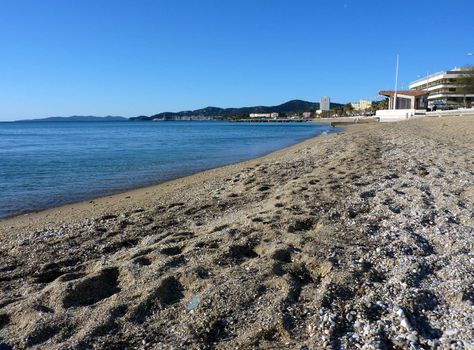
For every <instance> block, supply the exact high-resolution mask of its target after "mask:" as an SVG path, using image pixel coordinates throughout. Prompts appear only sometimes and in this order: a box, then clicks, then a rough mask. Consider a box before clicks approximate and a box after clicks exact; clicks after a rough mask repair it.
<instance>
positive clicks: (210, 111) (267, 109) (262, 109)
mask: <svg viewBox="0 0 474 350" xmlns="http://www.w3.org/2000/svg"><path fill="white" fill-rule="evenodd" d="M339 106H342V104H339V103H331V108H332V107H339ZM316 109H319V102H309V101H304V100H290V101H287V102H284V103H282V104H280V105H276V106H253V107H231V108H221V107H214V106H208V107H204V108H200V109H196V110H187V111H180V112H161V113H158V114H154V115H151V116H145V115H141V116H138V117H132V118H130V120H161V119H172V118H181V117H197V116H199V117H208V118H212V117H214V118H216V117H224V118H226V117H233V116H248V114H250V113H273V112H275V113H283V114H287V113H302V112H311V111H314V110H316Z"/></svg>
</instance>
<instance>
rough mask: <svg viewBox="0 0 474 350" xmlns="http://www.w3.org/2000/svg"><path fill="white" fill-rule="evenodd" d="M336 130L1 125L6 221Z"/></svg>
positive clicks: (1, 196)
mask: <svg viewBox="0 0 474 350" xmlns="http://www.w3.org/2000/svg"><path fill="white" fill-rule="evenodd" d="M333 131H334V129H332V128H331V127H329V126H327V125H322V124H317V123H228V122H219V121H208V122H23V123H0V218H2V217H7V216H11V215H15V214H21V213H26V212H31V211H35V210H40V209H45V208H50V207H54V206H58V205H61V204H66V203H70V202H75V201H80V200H85V199H90V198H94V197H98V196H104V195H107V194H110V193H115V192H119V191H123V190H126V189H131V188H137V187H140V186H145V185H150V184H154V183H158V182H162V181H165V180H169V179H173V178H177V177H181V176H185V175H189V174H192V173H195V172H198V171H201V170H204V169H210V168H214V167H218V166H222V165H225V164H231V163H235V162H239V161H243V160H248V159H252V158H255V157H258V156H261V155H264V154H266V153H269V152H272V151H275V150H277V149H280V148H283V147H286V146H289V145H292V144H295V143H297V142H299V141H301V140H304V139H307V138H310V137H312V136H315V135H318V134H321V133H328V132H333Z"/></svg>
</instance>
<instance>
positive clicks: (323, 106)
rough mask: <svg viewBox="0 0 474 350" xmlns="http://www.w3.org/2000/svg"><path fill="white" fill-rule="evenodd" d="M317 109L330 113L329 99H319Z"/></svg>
mask: <svg viewBox="0 0 474 350" xmlns="http://www.w3.org/2000/svg"><path fill="white" fill-rule="evenodd" d="M319 109H320V110H322V111H330V110H331V98H330V97H327V96H325V97H321V101H320V103H319Z"/></svg>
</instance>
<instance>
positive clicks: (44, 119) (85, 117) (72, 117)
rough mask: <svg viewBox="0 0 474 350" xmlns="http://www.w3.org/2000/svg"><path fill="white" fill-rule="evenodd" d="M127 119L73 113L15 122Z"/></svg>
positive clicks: (116, 120) (115, 120)
mask: <svg viewBox="0 0 474 350" xmlns="http://www.w3.org/2000/svg"><path fill="white" fill-rule="evenodd" d="M128 120H129V119H128V118H124V117H117V116H110V115H109V116H107V117H95V116H92V115H86V116H84V115H73V116H70V117H48V118H41V119H28V120H17V122H123V121H128Z"/></svg>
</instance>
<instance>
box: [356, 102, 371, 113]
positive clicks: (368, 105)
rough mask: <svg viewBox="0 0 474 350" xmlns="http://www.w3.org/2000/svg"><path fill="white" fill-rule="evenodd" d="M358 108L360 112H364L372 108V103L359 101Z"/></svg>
mask: <svg viewBox="0 0 474 350" xmlns="http://www.w3.org/2000/svg"><path fill="white" fill-rule="evenodd" d="M359 108H360V110H361V111H365V110H367V109H370V108H372V101H371V100H360V101H359Z"/></svg>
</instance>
